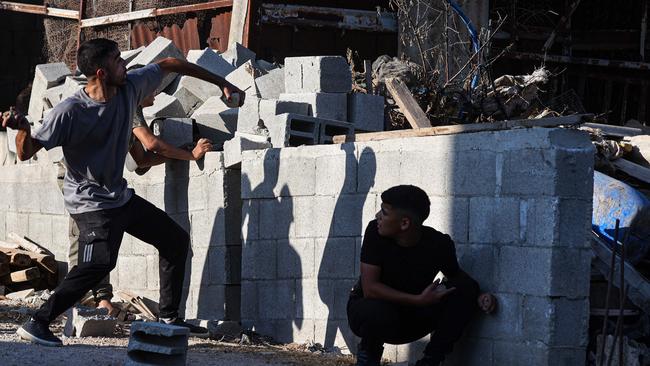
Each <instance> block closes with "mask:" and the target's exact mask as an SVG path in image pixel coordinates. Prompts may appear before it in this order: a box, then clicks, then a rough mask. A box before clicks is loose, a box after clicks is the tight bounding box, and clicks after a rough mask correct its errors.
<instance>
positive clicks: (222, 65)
mask: <svg viewBox="0 0 650 366" xmlns="http://www.w3.org/2000/svg"><path fill="white" fill-rule="evenodd" d="M187 61H188V62H191V63H193V64H197V65H199V66H201V67H202V68H204V69H206V70H208V71H210V72H211V73H213V74H216V75H219V76H221V77H225V76H226V75H228V74H230V73H231V72H233V71H234V70H235V67H234V66H233V65H231V64H230V63H229V62H228V61H226V60H225V59H224V58H223V57H222V55H218V54H217V53H215V52H214V51H213V50H212V49H210V48H205V49H203V50H189V52H188V53H187Z"/></svg>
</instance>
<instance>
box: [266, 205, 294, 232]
mask: <svg viewBox="0 0 650 366" xmlns="http://www.w3.org/2000/svg"><path fill="white" fill-rule="evenodd" d="M294 226H295V221H294V212H293V199H292V198H290V197H287V198H285V197H279V198H276V199H265V200H260V238H262V239H286V238H290V237H294Z"/></svg>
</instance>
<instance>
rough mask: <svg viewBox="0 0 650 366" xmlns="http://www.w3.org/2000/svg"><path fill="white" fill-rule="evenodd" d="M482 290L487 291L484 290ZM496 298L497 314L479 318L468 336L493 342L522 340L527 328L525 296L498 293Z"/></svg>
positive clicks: (471, 326)
mask: <svg viewBox="0 0 650 366" xmlns="http://www.w3.org/2000/svg"><path fill="white" fill-rule="evenodd" d="M481 290H483V291H485V290H484V289H483V288H481ZM495 296H496V298H497V302H498V307H497V309H496V310H495V312H494V313H492V314H490V315H489V316H486V315H483V314H481V316H477V317H476V318H475V319H474V320H473V321H472V322H471V323H470V324H469V326H468V329H467V334H471V335H475V336H480V337H482V338H490V339H493V340H497V339H498V340H507V341H519V340H522V336H523V333H524V331H523V328H524V327H526V326H527V324H526V323H525V320H524V318H523V315H522V307H523V305H522V303H523V296H521V295H519V294H504V293H496V294H495ZM541 315H542V316H543V315H544V314H543V313H542V314H541Z"/></svg>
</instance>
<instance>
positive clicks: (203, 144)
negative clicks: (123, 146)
mask: <svg viewBox="0 0 650 366" xmlns="http://www.w3.org/2000/svg"><path fill="white" fill-rule="evenodd" d="M133 134H134V135H135V137H136V138H137V139H138V140H139V141H140V142H141V143H142V145H144V147H145V148H146V149H147V150H149V151H153V152H155V153H156V154H159V155H161V156H164V157H166V158H169V159H177V160H199V159H201V158H202V157H203V156H204V155H205V153H206V152H208V151H211V150H212V143H211V142H210V140H208V139H205V138H202V139H200V140H199V141H198V142H197V143H196V147H194V149H192V151H187V150H183V149H181V148H178V147H176V146H174V145H171V144H169V143H167V142H165V141H163V140H162V139H161V138H159V137H157V136H156V135H154V134H153V133H152V132H151V130H150V129H149V127H145V126H141V127H136V128H134V129H133Z"/></svg>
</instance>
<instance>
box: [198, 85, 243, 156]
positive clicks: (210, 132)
mask: <svg viewBox="0 0 650 366" xmlns="http://www.w3.org/2000/svg"><path fill="white" fill-rule="evenodd" d="M237 115H238V108H228V107H227V106H226V105H225V104H224V103H223V102H222V101H221V98H219V97H210V98H209V99H208V100H206V101H205V103H203V105H201V107H199V108H198V109H197V110H196V111H195V112H194V114H192V118H193V119H194V121H195V122H196V124H197V127H198V130H199V136H201V137H205V138H208V139H210V140H211V141H212V143H213V145H215V147H216V148H217V149H220V148H222V147H223V142H224V141H226V140H230V139H231V138H232V137H233V136H234V134H235V131H236V130H237Z"/></svg>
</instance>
